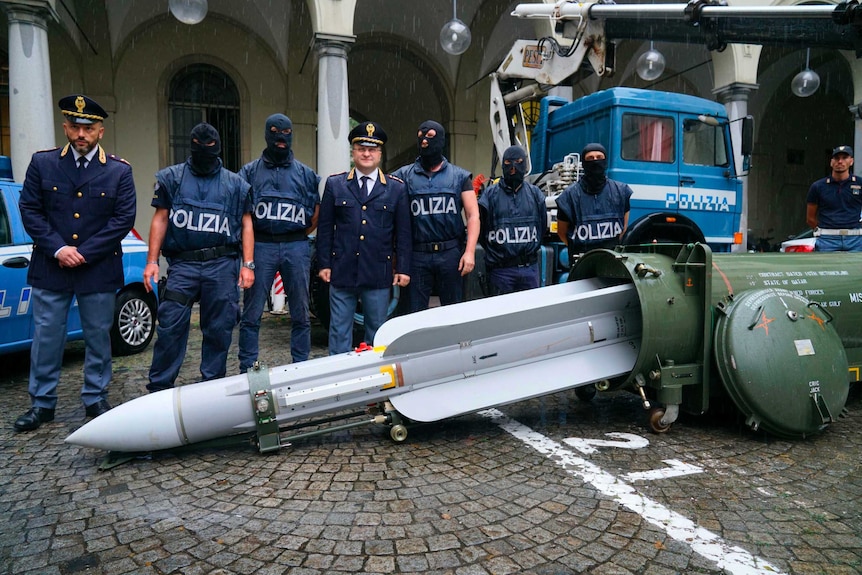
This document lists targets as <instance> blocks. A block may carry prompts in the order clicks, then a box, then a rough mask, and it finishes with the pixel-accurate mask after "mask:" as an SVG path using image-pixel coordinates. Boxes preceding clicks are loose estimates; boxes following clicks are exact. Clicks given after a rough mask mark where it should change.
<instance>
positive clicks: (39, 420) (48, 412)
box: [14, 407, 54, 431]
mask: <svg viewBox="0 0 862 575" xmlns="http://www.w3.org/2000/svg"><path fill="white" fill-rule="evenodd" d="M49 421H54V410H53V409H49V408H47V407H31V408H30V411H28V412H27V413H25V414H24V415H22V416H21V417H19V418H18V419H16V420H15V426H14V427H15V431H33V430H34V429H38V428H39V426H40V425H42V424H43V423H48V422H49Z"/></svg>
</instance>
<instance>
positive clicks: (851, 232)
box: [814, 228, 862, 237]
mask: <svg viewBox="0 0 862 575" xmlns="http://www.w3.org/2000/svg"><path fill="white" fill-rule="evenodd" d="M818 236H862V228H852V229H847V230H830V229H824V228H817V229H815V230H814V237H818Z"/></svg>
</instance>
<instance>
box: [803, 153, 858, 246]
mask: <svg viewBox="0 0 862 575" xmlns="http://www.w3.org/2000/svg"><path fill="white" fill-rule="evenodd" d="M830 166H831V167H832V175H830V176H829V177H827V178H822V179H820V180H817V181H816V182H814V183H813V184H811V188H810V189H809V190H808V199H807V202H808V205H807V210H806V221H807V222H808V225H809V226H811V227H812V228H814V235H815V236H817V240H816V243H815V244H814V249H815V250H816V251H818V252H838V251H842V252H858V251H862V229H860V228H862V225H860V219H862V180H860V179H859V178H857V177H856V176H855V175H854V174H853V148H851V147H850V146H838V147H837V148H835V149H833V150H832V160H831V162H830Z"/></svg>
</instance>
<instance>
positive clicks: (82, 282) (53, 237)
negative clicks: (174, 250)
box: [18, 144, 137, 294]
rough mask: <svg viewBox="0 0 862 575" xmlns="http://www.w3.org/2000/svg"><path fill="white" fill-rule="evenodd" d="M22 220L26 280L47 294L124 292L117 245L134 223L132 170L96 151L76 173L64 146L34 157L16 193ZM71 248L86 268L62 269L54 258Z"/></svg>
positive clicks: (119, 251) (120, 253) (121, 254)
mask: <svg viewBox="0 0 862 575" xmlns="http://www.w3.org/2000/svg"><path fill="white" fill-rule="evenodd" d="M18 205H19V207H20V208H21V219H22V220H23V223H24V228H25V229H26V230H27V233H28V234H30V237H31V238H33V255H32V258H31V259H30V270H29V271H28V273H27V281H28V282H30V285H32V286H34V287H37V288H42V289H48V290H52V291H65V292H74V293H78V294H86V293H96V292H110V291H115V290H118V289H120V288H121V287H123V250H122V247H121V245H120V242H122V240H123V238H124V237H126V234H128V233H129V230H131V229H132V226H134V224H135V210H136V207H137V199H136V197H135V182H134V180H133V179H132V167H131V166H129V164H128V163H126V162H125V161H123V160H120V159H119V158H116V157H115V156H111V155H107V154H105V151H104V150H103V149H102V148H101V146H100V147H99V150H98V152H97V154H96V155H95V156H93V160H92V161H91V162H90V164H89V165H88V166H87V167H86V168H84V169H82V170H78V167H77V165H76V164H75V157H74V155H73V154H72V151H71V150H70V149H69V145H68V144H67V145H66V146H65V147H64V148H63V149H62V150H61V149H60V148H56V149H54V150H46V151H43V152H36V153H35V154H33V158H32V159H31V160H30V166H29V167H28V168H27V176H26V178H25V179H24V187H23V189H22V190H21V200H20V201H19V203H18ZM63 246H75V247H77V248H78V251H79V252H80V253H81V255H83V256H84V258H85V259H86V260H87V263H85V264H83V265H81V266H78V267H75V268H61V267H60V262H59V261H58V260H57V258H55V257H54V253H55V252H56V251H57V250H58V249H60V248H61V247H63Z"/></svg>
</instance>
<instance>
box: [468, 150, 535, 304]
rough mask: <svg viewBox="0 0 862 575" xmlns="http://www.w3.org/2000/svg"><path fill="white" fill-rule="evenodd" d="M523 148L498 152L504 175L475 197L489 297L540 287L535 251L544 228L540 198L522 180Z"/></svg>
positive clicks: (525, 166) (525, 155)
mask: <svg viewBox="0 0 862 575" xmlns="http://www.w3.org/2000/svg"><path fill="white" fill-rule="evenodd" d="M526 174H527V151H526V150H524V148H522V147H520V146H510V147H509V148H507V149H506V151H505V152H504V153H503V178H502V180H501V181H499V182H498V183H496V184H494V185H492V186H491V187H489V188H488V189H487V190H486V191H485V193H484V194H482V197H481V198H479V213H480V221H481V231H480V233H479V241H480V242H481V244H482V247H483V248H484V249H485V269H486V271H487V272H488V281H489V285H490V289H491V295H499V294H504V293H511V292H515V291H521V290H525V289H532V288H536V287H539V266H538V254H539V250H540V249H541V247H542V238H543V237H544V235H545V232H547V222H548V217H547V210H546V209H545V196H544V194H542V192H541V190H539V188H537V187H536V186H534V185H533V184H531V183H529V182H527V181H525V180H524V177H525V176H526Z"/></svg>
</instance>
